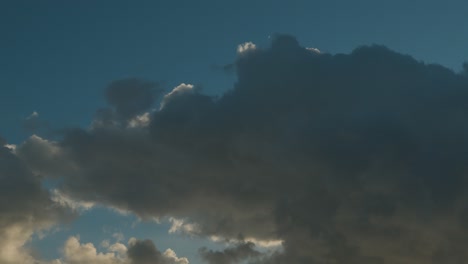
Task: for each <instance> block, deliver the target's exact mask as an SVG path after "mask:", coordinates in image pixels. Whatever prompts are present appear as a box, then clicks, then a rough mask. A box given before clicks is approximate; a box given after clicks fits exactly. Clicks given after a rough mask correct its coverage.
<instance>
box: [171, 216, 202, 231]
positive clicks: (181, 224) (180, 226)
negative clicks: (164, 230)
mask: <svg viewBox="0 0 468 264" xmlns="http://www.w3.org/2000/svg"><path fill="white" fill-rule="evenodd" d="M169 222H171V223H172V225H171V227H170V228H169V231H168V232H169V233H170V234H172V233H183V234H188V235H197V234H199V233H200V232H201V230H200V227H199V226H198V225H197V224H196V223H187V221H186V220H185V219H177V218H174V217H170V218H169Z"/></svg>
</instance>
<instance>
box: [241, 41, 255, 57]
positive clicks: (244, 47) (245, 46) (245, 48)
mask: <svg viewBox="0 0 468 264" xmlns="http://www.w3.org/2000/svg"><path fill="white" fill-rule="evenodd" d="M255 49H257V46H256V45H255V44H254V43H252V42H250V41H249V42H245V43H242V44H240V45H238V46H237V53H238V54H242V53H244V52H247V51H251V50H255Z"/></svg>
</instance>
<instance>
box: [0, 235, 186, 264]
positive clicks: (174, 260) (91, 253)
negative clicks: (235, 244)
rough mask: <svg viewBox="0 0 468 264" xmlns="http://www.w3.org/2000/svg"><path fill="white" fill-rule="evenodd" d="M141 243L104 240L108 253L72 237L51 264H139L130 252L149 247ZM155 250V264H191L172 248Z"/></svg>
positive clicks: (136, 240)
mask: <svg viewBox="0 0 468 264" xmlns="http://www.w3.org/2000/svg"><path fill="white" fill-rule="evenodd" d="M117 234H118V235H117V236H114V237H117V238H118V239H120V238H122V237H123V235H122V234H119V233H117ZM114 235H115V234H114ZM141 242H142V241H141V240H138V239H136V238H133V237H132V238H130V239H129V240H128V243H127V246H126V245H124V244H122V243H119V242H116V243H114V244H112V245H111V244H110V242H109V240H104V241H102V242H101V246H102V247H104V248H105V249H106V251H107V252H98V251H97V249H96V247H95V246H94V244H93V243H81V242H80V237H79V236H72V237H70V238H68V240H67V241H66V242H65V245H64V247H63V258H62V259H56V260H54V261H53V262H52V263H51V264H131V263H133V264H135V263H136V264H139V263H138V259H133V258H132V256H130V254H129V250H131V248H132V247H141V246H142V245H143V246H147V245H148V244H144V243H143V244H142V243H141ZM151 244H152V242H151ZM153 247H154V245H153ZM140 249H142V248H140ZM142 250H143V251H142V252H143V253H142V254H144V252H145V250H147V248H143V249H142ZM154 250H155V253H156V255H159V258H156V259H153V260H154V261H156V262H155V263H162V264H189V261H188V259H187V258H185V257H178V256H177V254H176V253H175V252H174V250H172V249H170V248H169V249H167V250H166V251H164V253H161V252H159V251H158V250H157V249H156V247H154ZM135 261H136V262H135ZM159 261H161V262H159ZM2 264H3V263H2ZM8 264H9V263H8Z"/></svg>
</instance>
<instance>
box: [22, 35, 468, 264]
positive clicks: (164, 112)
mask: <svg viewBox="0 0 468 264" xmlns="http://www.w3.org/2000/svg"><path fill="white" fill-rule="evenodd" d="M235 67H236V74H237V81H236V83H235V84H234V87H233V89H231V90H230V91H228V92H227V93H226V94H224V95H223V96H222V97H220V98H218V99H214V98H212V97H210V96H207V95H204V94H202V93H201V92H200V91H197V90H193V88H191V87H190V86H189V85H187V84H181V85H180V86H178V87H176V88H175V89H174V90H173V92H171V93H169V94H168V95H166V97H164V99H163V107H162V108H160V109H159V110H156V111H154V112H152V113H151V117H150V120H149V125H148V126H136V127H128V126H122V125H118V123H119V122H120V121H119V120H121V117H118V116H117V117H116V116H115V115H109V116H108V121H110V122H107V123H106V124H105V125H102V126H92V127H91V128H89V129H80V128H76V129H72V130H69V131H67V132H66V133H65V135H64V138H63V140H61V141H59V142H56V143H54V144H55V146H57V147H58V148H59V149H60V153H63V155H62V157H65V159H66V162H62V163H61V164H72V166H70V168H73V169H66V170H65V171H64V170H63V168H61V167H60V166H62V165H61V164H56V163H53V162H48V163H46V162H39V164H40V165H42V164H47V166H42V167H41V166H39V165H38V162H36V163H35V162H34V161H35V159H36V161H37V160H38V159H39V158H41V157H40V156H37V157H36V158H35V159H33V158H31V159H25V160H26V161H27V163H28V164H30V166H31V168H32V169H33V170H34V171H41V172H42V174H44V175H47V171H50V174H51V175H54V174H56V173H55V172H56V171H61V172H63V173H62V174H61V175H63V181H62V183H61V186H59V189H60V191H61V192H63V193H64V194H66V195H68V196H69V197H71V198H73V199H74V200H77V201H86V202H93V203H100V204H103V205H106V206H111V207H113V208H119V209H121V210H125V211H130V212H133V213H135V214H136V215H138V216H139V217H141V218H142V219H153V218H155V217H156V218H163V217H173V219H179V220H180V219H184V221H183V222H182V224H180V222H177V221H173V227H174V230H183V231H186V232H189V233H190V232H192V231H193V232H195V234H196V235H198V236H205V237H208V238H209V237H213V236H216V237H221V238H225V239H227V240H229V239H231V240H234V239H237V238H238V237H239V236H241V237H248V238H251V239H253V240H255V241H283V244H282V250H278V252H276V253H273V254H271V255H270V256H265V257H262V258H261V259H258V260H256V261H257V262H258V263H317V264H322V263H349V264H353V263H360V264H373V263H415V264H419V263H451V262H454V261H457V260H459V259H468V255H467V253H465V250H464V249H465V248H466V246H468V239H467V237H468V236H467V235H468V233H467V225H466V220H467V219H468V217H467V215H468V213H467V212H468V196H467V193H468V192H467V190H468V185H467V183H468V181H467V179H468V178H467V172H468V165H467V164H468V163H467V162H466V161H467V160H468V141H467V140H466V135H467V132H468V123H467V121H466V116H468V107H467V104H466V102H467V100H468V89H467V87H468V79H467V77H466V76H465V75H463V74H456V73H454V72H453V71H451V70H449V69H446V68H444V67H442V66H440V65H432V64H425V63H423V62H419V61H416V60H415V59H413V58H412V57H411V56H408V55H402V54H399V53H396V52H394V51H392V50H390V49H388V48H386V47H384V46H377V45H373V46H363V47H359V48H357V49H355V50H354V51H353V52H352V53H350V54H336V55H331V54H324V53H315V52H311V51H310V50H308V49H306V48H304V47H301V46H300V44H299V43H298V41H297V40H296V39H295V38H294V37H291V36H286V35H277V36H275V37H274V38H272V44H271V47H269V48H266V49H263V48H258V47H256V48H255V49H252V50H250V49H249V52H246V53H242V55H240V56H238V58H237V60H236V63H235ZM137 83H139V82H138V81H137ZM116 97H118V98H123V97H124V96H116ZM138 98H139V97H138ZM137 101H139V100H132V102H137ZM126 104H127V103H122V102H120V101H118V100H117V102H111V105H112V106H113V107H114V108H116V109H117V110H116V111H117V112H121V113H125V114H123V115H124V116H125V118H126V120H130V119H132V118H135V117H136V116H138V115H141V114H142V113H143V112H144V111H147V109H148V106H149V105H150V104H149V103H147V104H143V105H144V106H145V107H142V108H137V109H138V111H136V110H134V109H133V108H131V107H130V109H133V110H128V109H127V108H126V107H124V106H125V105H126ZM122 105H123V106H122ZM130 105H132V104H130ZM122 107H123V108H122ZM118 109H124V110H118ZM120 115H122V114H120ZM119 118H120V119H119ZM37 143H38V142H37V140H29V141H26V142H25V143H24V145H23V146H22V147H21V148H22V149H23V150H27V149H28V146H29V145H34V144H37ZM31 149H34V148H31ZM46 150H47V149H46V148H43V151H46ZM20 156H21V157H27V156H28V155H26V154H22V155H20ZM31 157H34V156H32V155H31ZM36 167H40V168H36ZM65 168H68V167H65ZM187 223H190V224H191V226H192V227H196V228H188V227H189V226H188V225H187ZM174 224H175V225H174ZM135 245H138V247H135V248H134V249H133V250H132V251H130V248H129V252H132V253H131V254H132V256H133V257H134V258H135V259H138V258H139V256H140V255H141V256H142V258H143V256H147V259H152V258H160V257H161V255H163V254H162V253H160V252H159V251H157V250H155V249H154V248H153V246H152V245H151V243H150V242H144V241H143V242H138V243H136V244H135ZM137 249H138V250H137ZM158 252H159V253H158ZM202 252H205V253H206V252H211V253H213V254H211V253H210V254H208V255H209V256H211V255H213V256H216V255H219V254H221V255H222V256H224V255H225V254H224V253H223V252H221V253H219V254H218V253H216V252H212V251H210V250H208V249H207V250H206V251H202ZM129 254H130V253H129ZM223 254H224V255H223ZM208 255H207V256H208ZM228 263H229V262H228Z"/></svg>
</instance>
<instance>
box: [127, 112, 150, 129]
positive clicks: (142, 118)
mask: <svg viewBox="0 0 468 264" xmlns="http://www.w3.org/2000/svg"><path fill="white" fill-rule="evenodd" d="M149 123H150V113H149V112H146V113H144V114H141V115H137V116H135V117H134V118H132V119H130V121H128V127H147V126H148V125H149Z"/></svg>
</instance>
